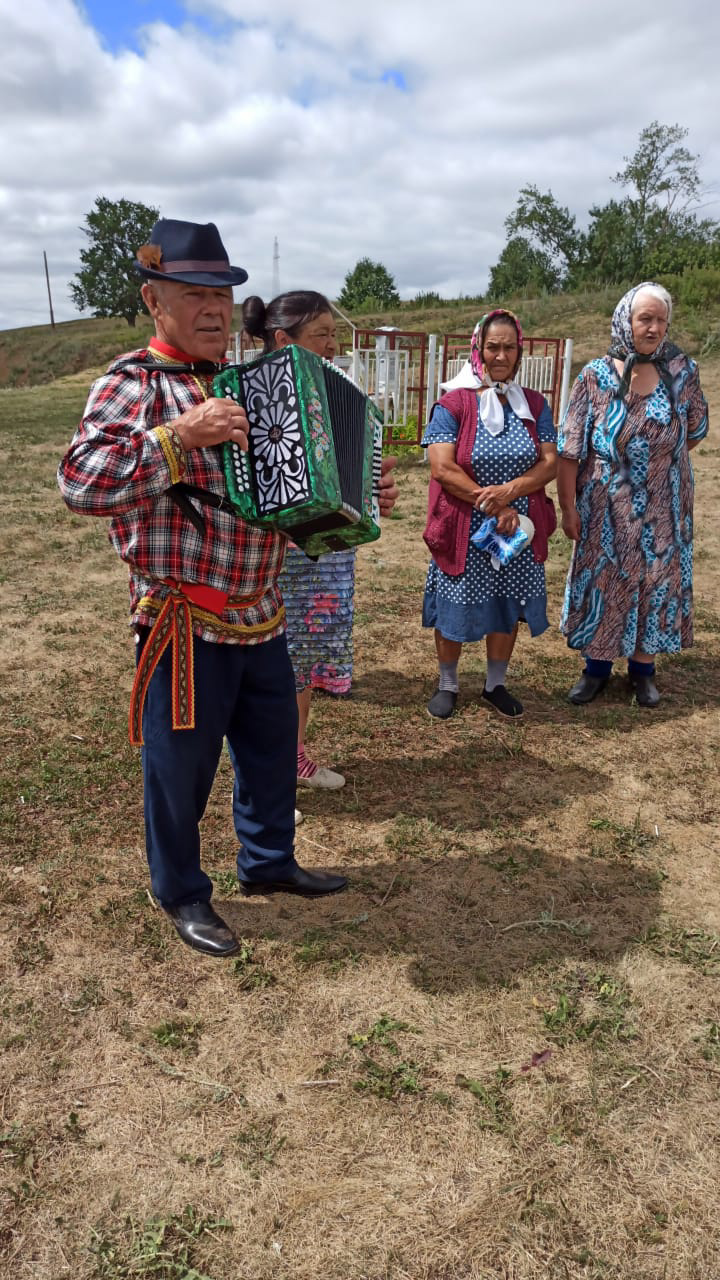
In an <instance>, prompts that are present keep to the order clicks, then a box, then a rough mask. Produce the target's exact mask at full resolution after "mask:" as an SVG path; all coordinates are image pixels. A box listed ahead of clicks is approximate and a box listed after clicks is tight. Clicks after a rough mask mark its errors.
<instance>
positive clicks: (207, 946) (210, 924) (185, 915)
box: [164, 902, 240, 956]
mask: <svg viewBox="0 0 720 1280" xmlns="http://www.w3.org/2000/svg"><path fill="white" fill-rule="evenodd" d="M164 911H165V912H166V914H167V915H169V917H170V919H171V920H172V922H173V924H174V925H175V928H176V929H177V931H178V933H179V934H180V937H181V938H182V940H183V942H186V943H187V945H188V946H189V947H194V948H195V950H196V951H204V952H205V955H208V956H231V955H232V954H233V951H237V949H238V946H239V945H240V944H239V943H238V940H237V938H236V937H235V934H234V933H232V932H231V930H230V929H228V927H227V925H226V923H225V921H224V920H222V919H221V917H220V916H219V915H218V913H217V911H214V910H213V908H212V907H211V906H210V903H209V902H184V903H182V904H181V905H180V906H179V907H165V908H164Z"/></svg>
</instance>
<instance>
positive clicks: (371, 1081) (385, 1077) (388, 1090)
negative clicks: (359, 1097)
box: [353, 1054, 425, 1101]
mask: <svg viewBox="0 0 720 1280" xmlns="http://www.w3.org/2000/svg"><path fill="white" fill-rule="evenodd" d="M361 1069H362V1071H363V1075H361V1076H359V1077H358V1078H357V1079H356V1080H354V1081H353V1089H355V1090H356V1092H357V1093H371V1094H373V1095H374V1096H375V1097H376V1098H384V1099H386V1100H387V1101H390V1100H392V1099H393V1098H397V1097H398V1095H399V1094H402V1093H422V1091H423V1089H424V1087H425V1086H424V1085H422V1084H421V1083H420V1075H421V1069H420V1067H419V1066H418V1064H417V1063H416V1062H403V1061H400V1062H392V1063H388V1062H377V1061H376V1060H375V1059H374V1058H371V1057H370V1056H369V1055H368V1054H363V1056H362V1066H361Z"/></svg>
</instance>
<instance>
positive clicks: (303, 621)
mask: <svg viewBox="0 0 720 1280" xmlns="http://www.w3.org/2000/svg"><path fill="white" fill-rule="evenodd" d="M243 324H244V326H245V329H246V331H247V332H248V333H249V334H250V335H251V337H253V338H259V339H261V340H262V343H263V351H265V352H270V351H278V350H280V349H281V348H282V347H286V346H289V345H290V344H291V343H295V344H296V345H297V346H299V347H304V348H305V349H306V350H307V351H312V352H314V354H315V355H317V356H322V357H324V358H325V359H326V360H332V359H333V357H334V356H335V353H336V351H337V336H336V332H337V331H336V324H335V317H334V315H333V311H332V307H331V305H330V302H329V301H328V299H327V298H326V297H325V296H324V295H323V294H322V293H316V292H314V291H313V290H311V289H296V290H293V291H292V292H290V293H281V294H280V295H279V296H278V297H277V298H273V300H272V302H269V303H268V304H267V306H266V305H265V303H264V302H263V300H262V298H258V297H250V298H246V299H245V302H244V303H243ZM396 461H397V459H396V458H384V459H383V464H382V476H381V479H380V494H379V502H380V513H381V515H389V514H390V512H391V511H392V509H393V506H394V505H395V499H396V498H397V488H396V487H395V482H394V478H393V476H392V474H391V472H392V469H393V467H394V466H395V464H396ZM279 584H280V588H281V590H282V595H283V600H284V602H285V610H286V617H287V642H288V650H289V652H290V659H291V662H292V665H293V670H294V672H295V688H296V691H297V702H298V721H299V723H298V746H297V781H298V786H300V787H314V788H324V789H326V790H337V789H339V788H340V787H343V786H344V785H345V778H344V777H343V775H342V774H341V773H337V772H336V771H335V770H334V769H329V768H328V767H327V766H326V765H318V764H317V763H316V762H315V761H314V760H312V759H311V758H310V756H308V754H307V750H306V745H305V731H306V729H307V723H308V718H309V715H310V702H311V698H312V691H313V689H322V690H324V691H325V692H326V693H331V694H335V695H340V696H342V695H345V694H347V693H349V691H350V683H351V680H352V662H353V647H352V624H353V604H354V594H355V548H351V549H348V550H347V551H332V552H329V553H328V554H327V555H322V556H320V557H319V558H318V559H317V560H310V559H308V557H307V556H306V555H305V554H304V553H303V552H302V551H300V549H299V548H298V547H295V546H293V544H292V543H289V544H288V547H287V551H286V555H285V565H284V568H283V571H282V573H281V575H280V579H279Z"/></svg>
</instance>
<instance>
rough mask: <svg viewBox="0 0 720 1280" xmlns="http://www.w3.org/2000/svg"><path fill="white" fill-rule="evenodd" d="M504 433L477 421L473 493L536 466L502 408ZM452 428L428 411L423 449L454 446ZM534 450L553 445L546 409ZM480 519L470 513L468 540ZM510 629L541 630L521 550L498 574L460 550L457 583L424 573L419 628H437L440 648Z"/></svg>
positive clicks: (528, 558)
mask: <svg viewBox="0 0 720 1280" xmlns="http://www.w3.org/2000/svg"><path fill="white" fill-rule="evenodd" d="M503 411H504V416H505V426H504V428H503V430H502V431H501V432H500V433H499V434H498V435H496V436H492V435H491V434H490V432H489V431H488V430H487V428H486V427H485V425H484V424H483V422H482V420H481V418H480V401H479V399H478V425H477V431H476V433H475V444H474V446H473V451H472V458H471V463H472V468H473V473H474V476H475V480H476V482H477V483H478V484H479V485H481V486H484V485H491V484H505V483H506V482H507V481H508V480H514V479H515V478H516V477H517V476H519V475H522V474H523V473H524V472H525V471H529V470H530V468H531V467H534V466H535V463H536V462H537V453H536V451H535V445H534V443H533V440H532V437H531V436H530V434H529V432H528V429H527V427H526V426H525V425H524V423H523V421H522V419H521V418H518V417H517V415H516V414H515V413H514V412H513V410H512V409H511V408H510V406H509V405H507V404H505V405H504V406H503ZM458 429H459V424H458V422H457V420H456V419H455V418H454V417H453V415H452V414H451V413H450V412H449V410H448V409H446V408H444V407H443V406H442V405H436V406H435V409H434V411H433V415H432V418H431V419H430V422H429V423H428V426H427V429H426V431H425V435H424V438H423V441H422V443H423V445H424V446H425V447H427V446H428V445H431V444H455V442H456V440H457V435H458ZM537 432H538V438H539V440H540V442H541V443H544V444H554V443H555V426H554V424H553V420H552V414H551V413H550V409H549V407H548V405H547V404H546V405H545V407H544V409H543V411H542V413H541V414H540V416H539V418H538V421H537ZM512 506H513V507H514V508H515V510H516V511H517V512H519V514H520V515H527V511H528V500H527V498H518V499H517V501H516V502H513V503H512ZM484 519H485V516H484V515H483V513H482V512H481V511H473V513H472V519H471V523H470V537H472V535H473V534H474V533H476V532H477V530H478V529H479V528H480V525H481V524H482V522H483V520H484ZM518 621H524V622H526V623H527V625H528V627H529V629H530V634H531V635H533V636H537V635H540V634H541V632H543V631H545V630H546V629H547V627H548V620H547V594H546V590H545V567H544V565H542V564H538V563H537V561H536V560H535V559H534V557H533V553H532V548H531V547H528V548H527V550H526V551H522V552H521V553H520V555H519V556H517V557H516V558H515V559H514V560H512V561H511V562H510V564H509V565H506V566H505V567H504V568H500V569H493V567H492V564H491V563H490V556H489V554H488V553H487V551H480V550H479V549H478V548H477V547H475V546H473V544H472V543H471V542H470V543H469V544H468V550H467V559H466V561H465V569H464V572H463V573H462V574H459V575H458V576H457V577H451V576H450V575H449V574H446V573H443V571H442V569H440V568H438V566H437V565H436V564H435V561H434V560H433V561H432V562H431V563H430V566H429V568H428V575H427V582H426V584H425V596H424V599H423V613H422V624H423V626H424V627H437V629H438V631H439V632H440V633H441V635H443V636H444V637H445V639H446V640H457V641H460V642H461V643H465V642H466V641H469V640H482V638H483V636H486V635H487V634H488V632H491V631H500V632H504V633H505V634H509V633H510V632H511V631H512V630H513V628H514V627H515V624H516V623H517V622H518Z"/></svg>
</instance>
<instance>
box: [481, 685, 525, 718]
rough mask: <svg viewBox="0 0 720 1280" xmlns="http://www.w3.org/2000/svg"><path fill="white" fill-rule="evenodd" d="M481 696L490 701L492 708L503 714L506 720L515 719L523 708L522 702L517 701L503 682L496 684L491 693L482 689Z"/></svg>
mask: <svg viewBox="0 0 720 1280" xmlns="http://www.w3.org/2000/svg"><path fill="white" fill-rule="evenodd" d="M482 696H483V698H484V699H485V701H486V702H489V703H490V706H491V707H492V708H493V710H495V711H497V712H499V714H500V715H501V716H505V718H506V720H517V719H518V718H519V717H520V716H521V715H522V713H523V711H524V709H525V708H524V707H523V704H522V702H518V700H517V698H513V696H512V694H511V693H508V691H507V689H506V688H505V685H504V684H497V685H496V686H495V688H494V689H493V691H492V693H488V691H487V689H483V691H482Z"/></svg>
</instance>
